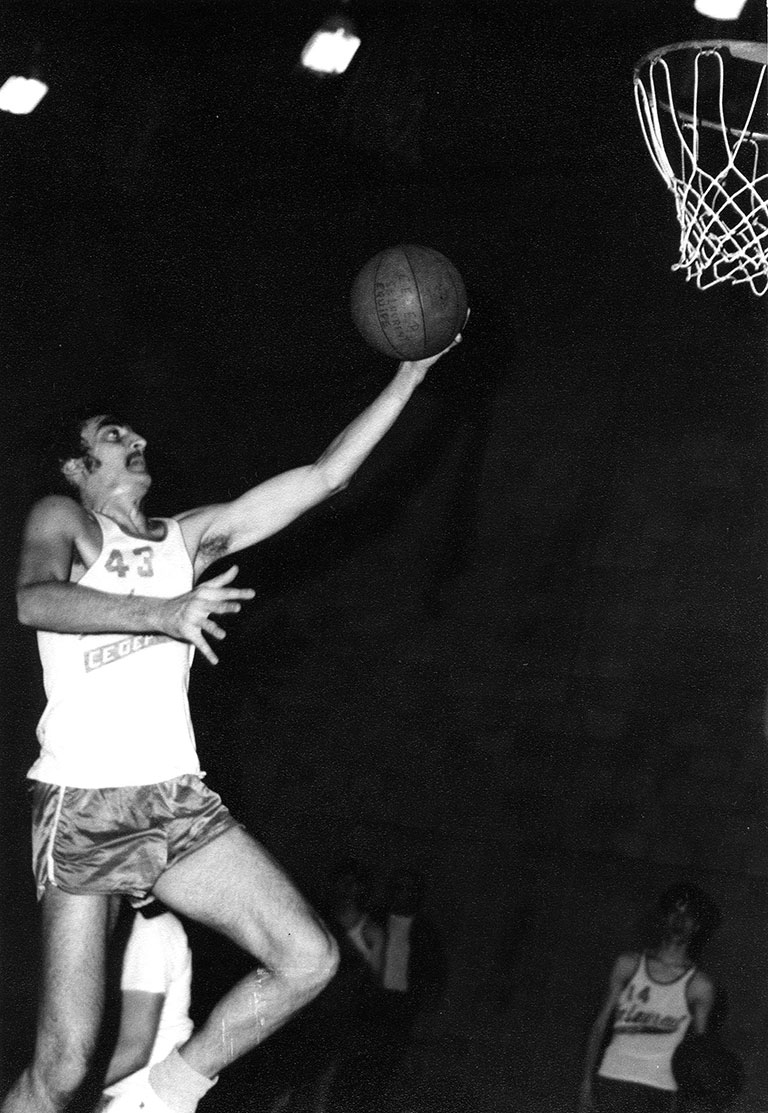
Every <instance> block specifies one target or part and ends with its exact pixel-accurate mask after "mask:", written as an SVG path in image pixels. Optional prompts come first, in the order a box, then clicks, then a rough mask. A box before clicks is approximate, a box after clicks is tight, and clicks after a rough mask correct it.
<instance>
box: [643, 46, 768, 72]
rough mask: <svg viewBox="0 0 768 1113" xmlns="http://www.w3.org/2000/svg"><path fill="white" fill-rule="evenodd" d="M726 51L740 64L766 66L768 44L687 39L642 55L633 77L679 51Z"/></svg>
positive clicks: (767, 61) (767, 63)
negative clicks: (653, 63)
mask: <svg viewBox="0 0 768 1113" xmlns="http://www.w3.org/2000/svg"><path fill="white" fill-rule="evenodd" d="M723 47H724V48H725V49H727V50H728V53H729V54H730V55H731V57H732V58H738V59H739V61H742V62H752V63H754V64H755V65H757V66H765V65H768V44H766V43H760V42H754V41H753V40H749V39H689V40H686V41H685V42H677V43H667V44H666V46H657V47H656V48H655V49H654V50H649V51H648V53H647V54H643V56H642V58H639V59H638V60H637V62H636V63H635V77H636V78H637V77H638V76H639V73H640V70H641V69H642V68H643V66H647V65H649V64H650V63H651V62H655V61H656V59H657V58H664V57H665V56H666V55H667V54H674V53H677V52H679V51H681V50H695V51H697V52H698V51H702V50H720V49H722V48H723Z"/></svg>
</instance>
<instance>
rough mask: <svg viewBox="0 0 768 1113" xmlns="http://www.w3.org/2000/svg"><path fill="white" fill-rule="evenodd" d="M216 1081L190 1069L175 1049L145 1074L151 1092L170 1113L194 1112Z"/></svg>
mask: <svg viewBox="0 0 768 1113" xmlns="http://www.w3.org/2000/svg"><path fill="white" fill-rule="evenodd" d="M216 1081H217V1080H216V1079H215V1078H206V1077H205V1075H203V1074H198V1073H197V1071H196V1070H193V1068H192V1067H191V1066H190V1065H189V1063H187V1062H186V1060H184V1059H182V1057H181V1055H179V1052H178V1049H177V1048H174V1049H173V1051H172V1052H171V1054H170V1055H169V1056H168V1057H167V1059H163V1060H162V1061H161V1062H159V1063H155V1065H154V1066H153V1067H151V1068H150V1071H149V1083H150V1085H151V1087H152V1089H153V1090H154V1091H155V1093H156V1094H157V1096H158V1097H159V1098H160V1100H161V1101H164V1102H165V1104H166V1105H167V1106H168V1108H169V1109H171V1110H172V1111H173V1113H195V1110H196V1109H197V1105H198V1102H199V1101H200V1099H201V1098H203V1097H204V1096H205V1095H206V1094H207V1093H208V1091H209V1090H210V1088H211V1086H213V1085H214V1084H215V1083H216Z"/></svg>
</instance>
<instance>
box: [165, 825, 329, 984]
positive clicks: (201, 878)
mask: <svg viewBox="0 0 768 1113" xmlns="http://www.w3.org/2000/svg"><path fill="white" fill-rule="evenodd" d="M153 892H154V895H155V896H156V897H157V898H158V899H159V900H161V901H163V903H164V904H167V905H168V906H169V907H170V908H173V909H174V910H175V911H177V912H180V913H182V914H183V915H186V916H189V917H190V918H191V919H193V920H197V921H199V922H200V923H203V924H205V925H206V926H207V927H211V928H214V929H215V930H217V931H220V932H222V933H223V934H225V935H227V936H228V937H229V938H230V939H232V940H233V941H234V942H235V943H237V944H238V945H239V946H241V947H243V948H244V949H245V950H246V951H249V952H250V953H251V954H253V955H254V956H255V957H257V958H260V959H261V960H262V961H265V962H269V961H270V959H271V958H273V957H274V958H275V959H277V960H279V959H280V957H281V955H285V954H287V953H290V952H291V951H292V950H295V949H296V948H298V947H301V948H303V949H307V948H312V947H313V946H317V947H318V948H321V949H322V948H323V947H326V946H328V936H327V932H326V931H325V928H324V927H323V925H322V924H321V922H320V921H319V919H318V918H317V916H316V915H315V913H314V912H313V910H312V908H311V907H310V906H309V904H308V903H307V902H306V900H305V899H304V898H303V897H302V895H301V893H300V892H299V891H298V889H297V888H296V886H295V885H294V884H293V882H292V881H291V880H290V878H289V877H288V876H287V874H286V873H285V871H284V870H283V869H282V868H281V866H280V865H278V863H277V862H276V861H275V859H274V858H273V857H272V856H271V855H270V854H269V852H268V851H266V850H265V849H264V847H263V846H261V845H260V844H259V843H258V842H257V841H256V840H255V839H254V838H253V837H252V836H251V835H249V834H248V832H247V831H244V830H243V829H242V828H240V827H232V828H230V829H229V830H228V831H225V832H224V833H223V834H221V835H219V836H218V838H215V839H213V840H212V841H211V842H209V843H206V844H205V845H204V846H202V847H200V849H199V850H195V851H193V852H192V853H191V854H188V855H186V856H185V857H184V858H182V859H181V860H179V861H177V862H175V863H174V864H173V865H172V866H170V867H169V868H168V869H167V870H166V871H165V873H164V874H163V875H162V876H161V877H160V878H159V880H158V881H157V883H156V884H155V887H154V890H153Z"/></svg>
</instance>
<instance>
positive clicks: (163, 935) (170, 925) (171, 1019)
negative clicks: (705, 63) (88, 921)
mask: <svg viewBox="0 0 768 1113" xmlns="http://www.w3.org/2000/svg"><path fill="white" fill-rule="evenodd" d="M120 988H121V990H123V992H125V991H137V990H138V991H139V992H142V993H155V994H158V995H160V996H162V997H163V1007H162V1011H161V1013H160V1021H159V1023H158V1026H157V1034H156V1035H155V1042H154V1044H153V1046H152V1051H151V1052H150V1056H149V1059H148V1061H147V1064H146V1067H144V1068H143V1069H142V1070H140V1071H137V1072H136V1074H132V1075H129V1076H128V1077H127V1078H124V1079H122V1080H120V1081H119V1082H115V1083H114V1084H113V1085H112V1086H110V1087H108V1088H107V1089H106V1090H105V1091H104V1092H105V1093H106V1094H109V1095H110V1097H112V1096H114V1095H116V1094H122V1093H125V1092H127V1091H128V1090H131V1089H132V1088H133V1087H134V1086H135V1084H136V1082H137V1081H138V1080H139V1079H140V1078H144V1077H145V1076H146V1074H147V1071H148V1068H149V1067H151V1066H152V1065H153V1064H154V1063H159V1062H160V1061H161V1059H165V1057H166V1056H167V1055H169V1054H170V1053H171V1051H173V1049H174V1047H179V1046H180V1045H181V1044H183V1043H186V1042H187V1040H188V1039H189V1037H190V1036H191V1035H192V1021H191V1019H190V1016H189V1010H190V1003H191V996H192V952H191V950H190V948H189V942H188V940H187V934H186V932H185V931H184V928H183V927H182V925H181V922H180V921H179V920H177V918H176V917H175V916H174V915H173V913H171V912H163V913H161V914H160V915H159V916H152V917H151V918H146V917H144V916H143V915H142V914H141V913H140V912H138V913H137V914H136V918H135V920H134V922H133V927H132V928H131V934H130V936H129V937H128V943H127V944H126V948H125V955H124V957H123V970H122V976H121V979H120Z"/></svg>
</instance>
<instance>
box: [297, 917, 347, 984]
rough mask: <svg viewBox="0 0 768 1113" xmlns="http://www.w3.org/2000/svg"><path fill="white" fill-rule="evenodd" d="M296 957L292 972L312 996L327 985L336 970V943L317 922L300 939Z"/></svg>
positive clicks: (337, 961)
mask: <svg viewBox="0 0 768 1113" xmlns="http://www.w3.org/2000/svg"><path fill="white" fill-rule="evenodd" d="M296 959H297V961H296V962H295V963H294V964H293V970H294V974H295V975H296V977H297V979H298V980H299V981H301V983H302V984H303V986H304V987H305V990H306V991H307V992H308V993H309V994H311V995H312V996H314V995H316V994H318V993H319V992H320V991H321V990H322V989H324V988H325V986H327V985H328V983H329V982H330V981H331V979H332V978H333V976H334V974H335V973H336V971H337V970H338V967H339V948H338V944H337V943H336V940H335V939H334V938H333V936H332V935H331V934H330V932H329V931H327V930H326V929H325V928H324V927H322V926H321V925H319V924H318V925H316V926H315V928H314V930H313V931H312V932H310V933H308V934H307V935H306V937H305V938H304V939H303V940H302V942H301V944H300V946H299V949H298V954H297V956H296Z"/></svg>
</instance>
